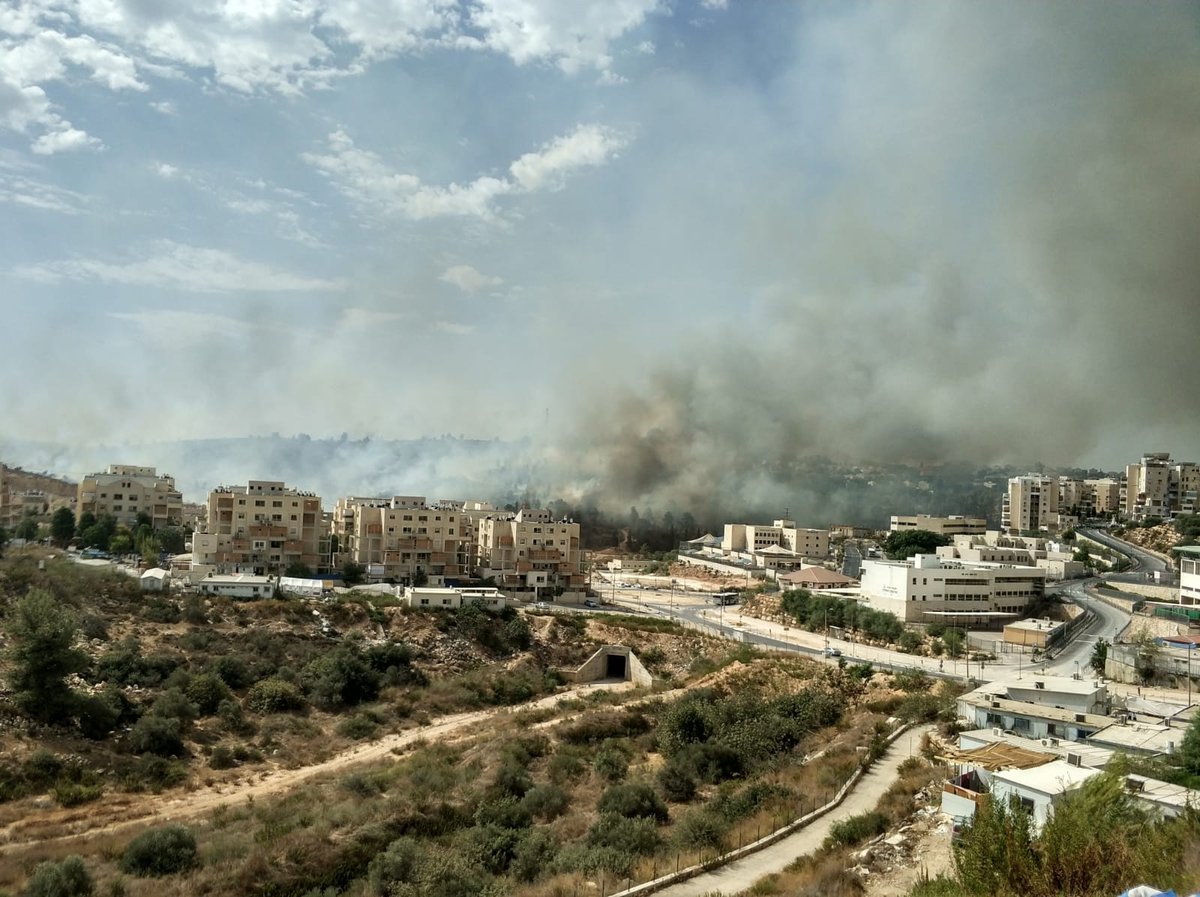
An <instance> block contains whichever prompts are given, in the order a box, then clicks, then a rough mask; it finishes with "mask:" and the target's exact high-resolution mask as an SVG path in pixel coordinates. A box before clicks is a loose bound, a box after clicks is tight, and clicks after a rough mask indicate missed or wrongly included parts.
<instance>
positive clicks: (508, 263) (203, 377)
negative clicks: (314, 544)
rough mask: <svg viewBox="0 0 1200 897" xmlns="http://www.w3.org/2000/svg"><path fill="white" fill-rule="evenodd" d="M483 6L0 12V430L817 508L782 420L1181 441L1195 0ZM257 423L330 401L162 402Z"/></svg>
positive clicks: (207, 465) (167, 466) (89, 445)
mask: <svg viewBox="0 0 1200 897" xmlns="http://www.w3.org/2000/svg"><path fill="white" fill-rule="evenodd" d="M493 5H494V4H492V3H491V2H490V0H489V2H485V3H480V4H476V5H475V6H471V7H468V6H455V7H452V8H449V7H437V6H431V7H430V9H429V10H425V11H423V12H422V13H421V14H420V15H418V14H417V12H414V10H416V9H417V7H418V6H419V4H413V5H410V6H411V8H410V9H409V11H408V12H407V13H401V12H396V13H394V16H395V18H396V21H394V22H390V23H388V26H389V27H388V28H384V29H382V30H380V29H379V28H378V27H374V26H373V27H372V28H367V27H364V26H363V23H362V22H355V21H352V14H351V13H350V12H347V11H344V10H341V9H340V8H339V7H337V5H335V4H332V3H330V4H324V3H323V2H318V3H316V4H315V6H314V7H313V8H314V9H316V8H317V7H319V8H320V12H319V14H318V13H313V14H312V15H313V16H314V18H312V19H311V20H310V19H304V18H303V16H304V15H307V13H305V12H304V11H303V10H300V9H298V8H296V9H289V10H288V11H284V12H279V13H277V15H278V16H280V17H281V18H280V19H279V20H277V21H268V20H264V22H263V23H260V27H261V31H257V32H255V33H254V34H250V33H249V32H247V31H245V30H244V29H245V28H246V27H247V26H246V25H245V23H244V22H241V21H240V20H237V19H236V17H231V18H230V19H228V20H225V19H223V18H222V16H221V15H220V14H216V13H214V14H213V15H212V16H209V17H207V18H205V19H204V20H203V21H200V20H198V19H197V20H192V19H189V18H188V14H187V13H186V12H184V11H180V12H178V13H175V14H168V18H170V15H175V16H177V17H179V19H180V21H179V22H176V24H177V25H180V27H183V26H184V25H186V26H187V28H184V30H183V31H182V32H181V33H187V34H193V35H197V43H196V45H195V46H194V47H190V48H184V49H180V48H179V47H174V46H168V45H163V46H158V45H156V44H155V43H154V41H155V38H154V35H155V34H157V33H158V31H155V30H154V29H147V28H142V27H141V26H139V25H138V24H137V23H138V22H140V20H141V19H140V15H141V14H140V13H139V12H138V10H137V9H135V8H134V7H133V6H130V8H129V10H127V13H128V15H127V16H126V17H125V18H122V19H120V20H119V21H118V19H117V18H108V19H104V20H100V19H96V20H92V19H89V18H88V16H89V15H90V13H89V12H88V9H87V8H86V7H85V8H79V9H76V8H75V7H70V8H68V7H67V6H64V5H62V4H60V3H59V2H57V0H45V2H44V3H42V4H41V5H40V6H37V9H36V10H33V7H31V10H33V12H31V14H30V17H28V18H27V19H22V20H21V21H17V20H16V19H14V20H13V21H11V22H7V23H0V31H3V34H4V36H6V38H7V39H8V40H9V41H10V42H11V43H12V46H14V47H26V48H27V50H28V52H25V53H14V54H10V57H9V63H8V64H7V65H6V66H0V82H2V83H3V84H4V85H6V86H10V87H12V86H15V88H16V89H17V92H16V93H11V92H10V93H11V96H12V97H14V98H15V97H24V98H26V99H24V100H20V102H27V101H28V97H31V96H34V93H31V91H33V90H39V91H48V93H46V94H45V95H46V96H49V97H51V99H50V100H48V101H47V103H48V104H47V105H45V107H44V108H43V107H41V106H38V107H36V108H35V107H34V106H28V108H26V107H22V108H21V110H18V111H19V112H20V114H19V115H18V114H17V113H16V112H13V113H12V114H10V115H9V116H8V118H3V117H0V140H2V141H3V143H0V204H2V205H3V206H4V209H5V215H4V216H0V235H2V236H3V237H4V239H3V240H0V275H2V276H3V279H4V290H5V296H6V298H5V300H4V302H3V308H4V311H5V312H6V313H7V314H6V317H7V318H8V322H9V324H10V328H11V329H10V331H9V332H10V333H12V334H16V338H14V339H10V341H9V345H8V348H7V350H6V352H5V353H4V354H3V355H2V356H0V377H2V379H3V382H4V383H5V390H4V401H3V406H2V411H3V423H2V424H0V457H3V458H4V459H5V460H8V461H11V462H12V463H17V464H25V465H28V466H35V467H38V466H47V467H51V466H52V467H54V468H55V469H57V470H59V471H60V472H64V473H69V474H71V475H74V476H79V475H81V473H83V472H86V471H88V470H91V469H95V468H96V467H102V466H104V465H106V464H108V463H112V462H124V463H145V464H157V465H158V466H159V467H160V468H162V469H164V470H167V471H169V472H171V473H173V474H175V475H176V476H178V477H180V478H181V480H184V479H187V480H188V481H189V482H190V481H191V480H192V479H198V478H199V477H200V476H219V478H220V480H221V481H223V482H238V481H244V480H245V479H248V478H250V477H254V478H280V479H286V480H288V481H289V483H293V482H294V483H295V485H297V486H300V487H302V488H314V489H322V490H323V489H326V488H328V487H326V486H325V485H324V484H326V483H328V484H330V485H331V486H332V487H333V488H335V489H336V490H337V492H339V493H350V492H356V493H370V492H375V491H386V492H391V491H405V492H415V493H418V494H426V495H428V496H429V497H431V498H437V497H441V496H443V495H445V496H447V497H450V496H454V497H463V498H465V497H472V496H473V495H480V496H483V495H497V494H502V493H508V494H522V492H525V491H528V492H530V493H531V494H537V495H540V496H551V497H562V498H565V499H567V500H570V501H585V500H588V501H595V502H597V503H599V504H602V505H604V506H607V507H611V508H617V509H627V508H628V507H629V505H631V504H637V505H638V506H639V507H646V506H652V507H656V508H659V509H664V508H676V509H683V508H690V509H694V511H695V513H696V514H697V516H703V515H708V514H712V515H716V514H718V513H720V512H721V511H723V510H724V509H753V510H759V509H762V510H764V511H765V509H768V508H779V509H782V507H784V506H788V507H791V508H792V509H793V513H795V514H797V515H798V516H803V515H804V512H805V511H806V510H807V511H809V512H810V513H814V514H816V513H819V514H820V516H821V517H822V519H830V518H832V517H835V516H837V515H838V514H837V513H835V512H838V513H840V512H845V513H847V514H849V513H851V512H853V511H854V510H855V509H856V508H858V507H860V504H861V502H864V501H866V498H865V497H864V496H861V495H858V494H857V493H856V494H854V495H849V494H845V495H842V496H841V497H840V498H839V497H836V496H833V497H831V495H830V494H829V493H828V492H827V491H825V487H824V486H822V484H821V480H820V477H821V474H819V473H815V472H814V471H815V470H816V468H814V466H813V465H811V464H809V463H807V462H806V460H805V459H808V458H811V457H814V456H825V457H830V458H834V459H848V460H863V461H889V460H894V461H897V462H903V463H913V464H922V463H931V464H941V463H951V464H955V463H962V464H965V465H968V466H971V465H973V466H984V465H990V464H1015V465H1027V464H1029V465H1031V464H1033V463H1034V462H1036V461H1039V460H1040V461H1045V462H1047V463H1052V464H1080V465H1095V466H1103V467H1108V468H1110V469H1111V468H1115V467H1117V466H1118V465H1120V464H1123V463H1125V462H1126V461H1129V460H1133V459H1135V458H1136V457H1137V456H1138V455H1139V454H1140V453H1141V452H1142V451H1149V450H1168V451H1172V452H1174V453H1175V455H1176V456H1177V457H1181V458H1183V459H1200V399H1198V398H1197V397H1198V395H1200V393H1198V392H1197V390H1196V389H1195V381H1196V375H1195V373H1194V370H1193V369H1194V367H1195V365H1194V359H1195V356H1196V347H1197V345H1198V344H1200V324H1198V323H1197V322H1198V316H1197V312H1198V310H1200V295H1198V293H1200V216H1198V215H1197V210H1198V209H1200V7H1198V6H1197V5H1196V4H1190V3H1189V4H1183V3H1180V4H1156V5H1137V6H1134V5H1127V4H1112V3H1100V2H1096V3H1071V4H1066V3H1060V4H1032V3H1030V4H979V3H969V2H959V3H950V2H930V3H921V4H892V3H883V2H868V3H859V4H816V3H795V4H790V3H789V4H728V5H725V4H722V3H712V2H708V3H700V2H696V3H690V2H678V3H670V4H659V3H656V2H653V0H645V2H634V3H631V4H622V5H620V7H619V8H618V7H617V5H613V4H603V3H597V4H596V5H595V6H594V7H592V8H591V13H589V14H588V15H580V16H578V17H577V18H576V17H572V21H570V22H564V21H563V20H562V19H561V18H560V17H558V16H557V15H556V13H555V9H556V8H561V7H556V5H555V3H553V2H551V0H545V2H534V3H530V4H527V5H526V8H525V10H524V13H523V15H525V16H526V17H527V20H526V21H523V22H520V23H515V24H514V28H513V29H512V30H510V29H508V28H507V27H506V26H505V25H504V22H505V21H507V20H506V19H504V17H503V16H498V15H497V16H485V15H483V13H482V12H481V10H487V9H492V7H493ZM448 9H449V10H450V11H447V10H448ZM430 10H432V11H433V12H431V11H430ZM426 13H428V15H426ZM435 13H436V14H435ZM287 16H299V17H301V18H293V19H286V17H287ZM405 16H409V18H407V19H406V18H405ZM185 19H186V21H184V20H185ZM284 19H286V21H285V20H284ZM64 22H66V23H69V27H68V25H64V24H63V23H64ZM497 23H500V24H497ZM581 23H584V24H581ZM143 24H144V23H143ZM375 24H376V25H377V23H375ZM516 24H519V25H521V27H519V28H517V27H516ZM63 29H66V30H67V31H71V33H75V32H76V31H77V32H79V33H83V34H88V35H92V36H94V37H95V39H96V40H97V41H99V42H100V45H102V46H103V47H104V48H106V52H107V53H108V54H110V55H108V56H92V57H88V59H86V60H84V59H82V58H64V59H62V60H59V62H60V63H61V65H60V66H59V67H58V68H55V67H54V66H38V65H35V64H34V60H36V59H41V58H42V57H41V56H38V55H37V54H35V53H33V50H34V49H36V48H41V49H42V50H45V48H46V47H59V48H60V50H61V52H62V53H63V54H66V55H68V56H69V54H70V52H71V50H70V48H71V47H72V46H75V45H74V44H70V43H69V42H68V43H63V42H62V41H58V40H57V38H55V37H54V35H56V34H58V32H59V31H61V30H63ZM389 29H390V30H389ZM64 33H65V32H64ZM199 38H204V40H200V39H199ZM259 40H262V41H265V42H266V45H267V46H268V47H269V48H270V49H271V51H272V52H271V53H269V54H268V55H269V56H270V58H271V60H272V61H271V62H269V63H261V62H260V61H258V60H259V58H260V57H259V55H257V54H256V53H255V52H253V51H254V50H255V48H256V47H257V46H258V45H257V43H256V41H259ZM326 41H328V43H325V42H326ZM210 46H223V47H227V48H229V52H228V53H227V54H225V55H223V56H219V57H218V56H213V57H211V58H209V57H206V56H204V53H205V52H207V51H205V49H204V48H205V47H210ZM242 51H244V55H243V56H241V57H239V56H238V53H239V52H242ZM64 66H66V67H65V68H64ZM71 66H74V68H71ZM168 70H169V73H168ZM63 71H78V72H79V73H80V79H81V80H80V82H68V81H67V80H65V78H64V77H63V75H62V72H63ZM22 91H23V92H22ZM6 95H8V94H6ZM285 96H286V98H287V99H286V101H283V100H282V99H281V98H282V97H285ZM11 102H12V103H17V102H18V100H17V99H12V101H11ZM4 122H7V124H4ZM87 128H91V129H93V130H94V131H95V133H91V132H90V131H87ZM235 135H236V136H235ZM272 431H275V432H279V433H282V434H285V435H291V434H295V433H300V432H305V433H312V434H315V435H317V436H326V437H332V441H331V442H319V440H313V442H314V443H318V442H319V445H316V447H315V448H313V447H310V450H304V447H303V446H302V445H300V443H301V442H302V440H296V441H295V443H294V444H293V443H291V442H289V441H288V440H249V441H246V442H243V443H235V442H222V441H220V440H219V439H218V440H216V441H208V442H181V440H202V439H212V438H214V437H236V436H243V435H246V434H262V433H270V432H272ZM339 433H349V434H350V438H349V439H348V440H341V441H339V440H338V439H337V434H339ZM435 433H453V434H465V436H466V437H467V439H465V440H462V441H458V440H450V441H442V442H439V441H437V440H433V441H428V442H420V443H417V444H413V445H407V446H401V445H398V444H397V443H394V442H391V441H390V440H397V439H406V438H412V437H414V436H416V435H419V434H435ZM364 436H370V437H371V441H370V442H369V443H368V442H363V441H362V437H364ZM494 437H499V439H500V440H501V441H499V442H493V441H492V440H493V438H494ZM476 439H478V440H479V441H474V440H476ZM29 443H38V444H47V443H53V444H57V445H60V446H64V447H65V448H64V449H63V450H62V451H61V452H60V453H59V454H57V455H54V454H52V453H51V454H47V453H46V452H45V451H43V450H42V449H37V450H36V451H35V450H30V454H29V455H22V454H20V451H21V450H22V447H23V446H25V447H27V446H28V444H29ZM339 443H340V444H341V446H342V447H341V448H339V447H338V446H339ZM180 445H184V446H186V448H180V447H179V446H180ZM103 446H108V447H112V448H113V449H120V447H122V446H130V447H137V449H136V450H137V451H138V452H140V454H138V456H137V457H129V456H120V457H112V456H111V454H112V453H111V452H108V453H106V452H105V451H101V450H99V449H100V447H103ZM155 446H158V448H156V447H155ZM47 459H48V460H47ZM200 470H203V471H204V472H205V473H204V474H199V473H196V472H194V471H200ZM212 485H216V483H215V482H207V483H203V482H196V487H197V488H198V489H204V488H209V487H211V486H212ZM897 510H905V509H897Z"/></svg>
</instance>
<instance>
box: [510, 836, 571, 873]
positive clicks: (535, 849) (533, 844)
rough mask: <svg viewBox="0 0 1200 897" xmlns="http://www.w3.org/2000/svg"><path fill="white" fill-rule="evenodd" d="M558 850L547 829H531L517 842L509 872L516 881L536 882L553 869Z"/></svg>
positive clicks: (555, 841)
mask: <svg viewBox="0 0 1200 897" xmlns="http://www.w3.org/2000/svg"><path fill="white" fill-rule="evenodd" d="M558 850H559V845H558V841H557V840H556V839H555V837H554V835H553V834H552V833H551V832H550V831H549V830H548V829H545V828H537V829H531V830H529V831H527V832H525V833H524V834H523V835H522V837H521V839H520V840H519V841H518V842H517V849H516V852H515V854H514V856H513V859H512V865H510V866H509V872H510V873H511V874H512V876H513V877H514V878H515V879H516V880H517V881H520V882H526V883H528V882H532V881H536V880H537V879H538V878H539V877H540V876H541V875H542V874H543V873H545V872H547V871H548V870H550V869H552V868H553V867H554V861H555V859H556V858H557V856H558Z"/></svg>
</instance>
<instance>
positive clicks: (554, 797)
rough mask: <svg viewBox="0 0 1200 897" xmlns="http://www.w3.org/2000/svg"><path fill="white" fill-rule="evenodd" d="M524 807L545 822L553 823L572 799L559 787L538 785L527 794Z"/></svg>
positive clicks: (523, 802) (523, 803) (523, 800)
mask: <svg viewBox="0 0 1200 897" xmlns="http://www.w3.org/2000/svg"><path fill="white" fill-rule="evenodd" d="M521 803H522V805H523V806H524V807H525V809H526V810H528V811H529V812H530V813H531V814H533V815H534V816H535V817H537V818H538V819H540V820H542V821H543V822H552V821H554V820H555V819H557V818H558V817H559V816H561V815H562V814H563V813H564V812H565V811H566V809H567V807H568V806H569V805H570V803H571V797H570V795H568V794H567V792H566V791H565V790H564V789H562V788H560V787H559V786H558V785H538V786H537V787H536V788H534V789H532V790H531V791H528V792H526V794H525V797H524V798H522V800H521Z"/></svg>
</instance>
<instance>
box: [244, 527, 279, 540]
mask: <svg viewBox="0 0 1200 897" xmlns="http://www.w3.org/2000/svg"><path fill="white" fill-rule="evenodd" d="M248 529H249V531H250V538H252V539H278V538H281V537H283V536H286V535H287V534H288V531H287V527H286V526H271V525H270V524H266V523H255V524H251V526H250V527H248Z"/></svg>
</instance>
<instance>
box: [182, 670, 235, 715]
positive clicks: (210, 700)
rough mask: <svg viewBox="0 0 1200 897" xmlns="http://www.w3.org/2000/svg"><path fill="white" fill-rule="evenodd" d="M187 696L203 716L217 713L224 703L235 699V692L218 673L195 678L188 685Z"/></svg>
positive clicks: (209, 673) (204, 674) (208, 673)
mask: <svg viewBox="0 0 1200 897" xmlns="http://www.w3.org/2000/svg"><path fill="white" fill-rule="evenodd" d="M186 694H187V697H188V700H190V701H192V703H194V704H195V705H196V709H197V710H198V711H199V712H200V714H201V715H202V716H211V715H212V714H214V713H216V712H217V709H218V708H219V707H220V706H221V702H222V701H227V700H229V699H230V698H232V697H233V692H231V691H230V690H229V686H228V685H227V684H226V683H225V680H224V679H222V678H221V677H220V675H218V674H217V673H216V672H207V673H200V674H199V675H198V676H193V677H192V681H191V682H189V683H188V686H187V691H186Z"/></svg>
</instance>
